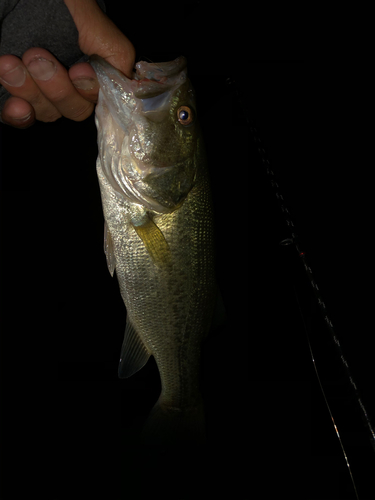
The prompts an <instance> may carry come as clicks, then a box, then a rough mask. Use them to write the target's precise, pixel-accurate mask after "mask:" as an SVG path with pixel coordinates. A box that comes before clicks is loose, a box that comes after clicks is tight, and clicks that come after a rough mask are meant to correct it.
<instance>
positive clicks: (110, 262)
mask: <svg viewBox="0 0 375 500" xmlns="http://www.w3.org/2000/svg"><path fill="white" fill-rule="evenodd" d="M104 253H105V256H106V258H107V266H108V269H109V272H110V273H111V276H112V277H113V273H114V271H115V267H116V259H115V252H114V248H113V241H112V236H111V233H110V232H109V229H108V226H107V223H106V222H104Z"/></svg>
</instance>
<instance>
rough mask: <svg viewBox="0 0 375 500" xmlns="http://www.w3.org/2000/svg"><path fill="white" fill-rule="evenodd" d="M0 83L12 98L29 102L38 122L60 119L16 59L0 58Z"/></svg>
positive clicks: (13, 57)
mask: <svg viewBox="0 0 375 500" xmlns="http://www.w3.org/2000/svg"><path fill="white" fill-rule="evenodd" d="M0 83H1V84H2V85H3V87H5V88H6V89H7V91H8V92H9V93H10V94H12V96H14V97H19V98H21V99H23V100H25V101H27V102H29V103H30V104H31V106H32V107H33V108H34V111H35V117H36V118H37V119H38V120H43V121H55V120H57V119H58V118H60V116H61V114H60V112H59V111H58V110H57V109H56V107H55V106H54V105H53V104H51V103H50V102H49V101H48V100H47V99H46V97H44V95H43V94H42V92H41V91H40V89H39V88H38V86H37V84H36V83H35V81H34V80H33V79H32V77H31V75H30V74H29V72H28V71H27V69H26V68H25V65H24V64H23V62H22V61H21V60H20V59H19V58H18V57H16V56H13V55H4V56H1V57H0Z"/></svg>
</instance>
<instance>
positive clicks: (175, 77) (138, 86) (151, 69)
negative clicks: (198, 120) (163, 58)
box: [89, 54, 187, 99]
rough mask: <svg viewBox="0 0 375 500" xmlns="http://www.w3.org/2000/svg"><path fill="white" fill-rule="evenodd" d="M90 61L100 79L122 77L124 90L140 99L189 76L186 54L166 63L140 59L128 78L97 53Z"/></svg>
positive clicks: (167, 89)
mask: <svg viewBox="0 0 375 500" xmlns="http://www.w3.org/2000/svg"><path fill="white" fill-rule="evenodd" d="M89 62H90V64H91V65H92V66H93V68H94V70H95V72H96V73H97V77H98V79H100V78H102V77H103V76H104V75H105V76H106V77H107V78H110V79H111V80H112V82H113V81H115V80H116V77H120V79H121V82H122V87H123V89H122V90H124V91H126V92H128V93H131V94H133V96H134V97H135V98H138V99H147V98H149V97H156V96H158V95H160V94H163V93H164V92H167V91H169V90H172V89H174V88H175V87H177V86H179V85H181V84H182V83H184V81H185V80H186V78H187V70H186V68H187V61H186V58H185V57H184V56H180V57H177V58H176V59H175V60H173V61H169V62H166V63H149V62H146V61H139V62H138V63H136V65H135V71H134V72H133V74H132V77H133V78H128V77H127V76H126V75H124V74H123V73H122V72H121V71H119V70H117V69H115V68H113V66H112V65H111V64H110V63H108V62H107V61H106V60H105V59H103V58H102V57H100V56H98V55H96V54H94V55H92V56H90V58H89Z"/></svg>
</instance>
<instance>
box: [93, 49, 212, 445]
mask: <svg viewBox="0 0 375 500" xmlns="http://www.w3.org/2000/svg"><path fill="white" fill-rule="evenodd" d="M90 63H91V65H92V67H93V68H94V70H95V72H96V75H97V79H98V82H99V87H100V90H99V97H98V103H97V105H96V110H95V123H96V127H97V135H98V157H97V162H96V170H97V175H98V180H99V186H100V192H101V200H102V207H103V214H104V220H105V223H104V250H105V255H106V260H107V265H108V269H109V272H110V273H111V275H112V276H113V275H114V272H116V276H117V280H118V283H119V288H120V293H121V296H122V299H123V301H124V304H125V307H126V312H127V316H126V327H125V334H124V340H123V344H122V347H121V355H120V361H119V366H118V376H119V377H120V378H128V377H130V376H132V375H133V374H134V373H136V372H137V371H139V370H140V369H141V368H142V367H143V366H144V365H145V364H146V362H147V361H148V359H149V357H150V356H153V357H154V358H155V361H156V365H157V367H158V371H159V374H160V381H161V393H160V396H159V398H158V400H157V401H156V403H155V405H154V406H153V408H152V409H151V412H150V414H149V416H148V418H147V420H146V422H145V424H144V427H143V430H142V432H141V437H140V439H141V442H142V443H143V444H180V443H191V444H194V443H197V444H204V443H206V442H207V437H206V430H205V427H206V423H205V412H204V403H203V398H202V394H201V389H200V383H199V380H200V379H199V375H200V362H201V343H202V341H203V339H205V338H206V337H207V335H208V333H209V331H210V325H211V322H212V318H213V313H214V309H215V303H216V300H217V299H216V297H217V284H216V280H215V264H214V219H213V204H212V195H211V190H210V180H209V173H208V168H207V159H206V152H205V148H204V143H203V138H202V132H201V128H200V125H199V121H198V118H197V107H196V94H195V90H194V88H193V86H192V84H191V82H190V80H189V78H188V77H187V60H186V58H185V57H183V56H180V57H178V58H177V59H175V60H173V61H169V62H162V63H153V62H146V61H140V62H138V63H137V64H136V65H135V71H134V72H133V75H132V78H128V77H126V76H125V75H124V74H122V73H121V72H120V71H119V70H118V69H116V68H114V67H113V66H112V65H111V64H109V63H108V62H107V61H105V60H104V59H102V58H101V57H99V56H97V55H94V56H91V57H90Z"/></svg>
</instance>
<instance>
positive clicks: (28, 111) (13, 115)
mask: <svg viewBox="0 0 375 500" xmlns="http://www.w3.org/2000/svg"><path fill="white" fill-rule="evenodd" d="M1 117H2V119H3V121H4V122H5V123H7V124H8V125H11V126H12V127H16V128H27V127H30V125H32V124H33V123H34V122H35V112H34V108H33V107H32V106H31V104H30V103H28V102H27V101H25V100H24V99H21V98H20V97H9V99H7V100H6V101H5V104H4V107H3V110H2V113H1Z"/></svg>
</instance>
